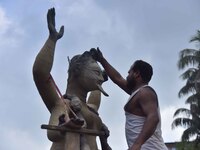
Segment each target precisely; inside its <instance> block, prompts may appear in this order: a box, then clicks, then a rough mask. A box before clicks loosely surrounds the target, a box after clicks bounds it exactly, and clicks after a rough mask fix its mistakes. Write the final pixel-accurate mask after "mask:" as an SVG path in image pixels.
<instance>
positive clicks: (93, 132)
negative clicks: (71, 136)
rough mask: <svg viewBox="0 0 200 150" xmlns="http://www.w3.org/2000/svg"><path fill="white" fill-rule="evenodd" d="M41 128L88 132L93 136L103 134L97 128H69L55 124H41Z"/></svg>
mask: <svg viewBox="0 0 200 150" xmlns="http://www.w3.org/2000/svg"><path fill="white" fill-rule="evenodd" d="M41 128H42V129H48V130H56V131H64V132H74V133H80V134H89V135H93V136H104V135H105V133H104V132H103V131H98V130H92V129H85V128H81V129H71V128H67V127H59V126H55V125H45V124H42V125H41Z"/></svg>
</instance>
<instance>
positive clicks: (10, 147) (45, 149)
mask: <svg viewBox="0 0 200 150" xmlns="http://www.w3.org/2000/svg"><path fill="white" fill-rule="evenodd" d="M0 132H1V136H2V137H4V139H3V141H4V142H2V141H1V143H0V148H1V149H6V150H14V149H15V150H22V149H27V148H28V149H29V150H49V148H50V144H49V143H47V142H46V141H45V140H44V141H43V142H42V141H38V140H37V138H34V137H33V136H32V135H31V133H29V132H26V131H25V130H20V129H16V128H7V127H2V126H1V128H0Z"/></svg>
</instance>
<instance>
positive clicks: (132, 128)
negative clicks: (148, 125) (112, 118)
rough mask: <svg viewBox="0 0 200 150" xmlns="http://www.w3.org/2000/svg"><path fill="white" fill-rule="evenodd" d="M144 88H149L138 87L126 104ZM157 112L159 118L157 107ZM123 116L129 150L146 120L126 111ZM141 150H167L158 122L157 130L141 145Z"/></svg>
mask: <svg viewBox="0 0 200 150" xmlns="http://www.w3.org/2000/svg"><path fill="white" fill-rule="evenodd" d="M144 87H149V86H148V85H144V86H142V87H140V88H139V89H137V90H136V91H134V92H133V93H132V94H131V96H130V97H129V99H128V102H129V101H130V100H131V99H132V97H133V96H135V95H136V94H137V93H138V92H139V90H140V89H141V88H144ZM150 88H151V87H150ZM151 89H152V88H151ZM152 90H153V89H152ZM128 102H127V103H128ZM158 112H159V117H160V110H159V107H158ZM125 116H126V124H125V133H126V140H127V144H128V147H129V148H130V147H131V146H132V145H133V143H134V142H135V140H136V139H137V137H138V135H139V134H140V132H141V130H142V128H143V125H144V122H145V120H146V118H145V117H141V116H137V115H134V114H131V113H129V112H126V111H125ZM141 150H168V149H167V147H166V146H165V144H164V141H163V138H162V131H161V122H160V121H159V123H158V125H157V128H156V130H155V132H154V134H153V135H152V136H151V137H150V138H149V139H148V140H147V141H146V142H145V143H144V144H143V145H142V147H141Z"/></svg>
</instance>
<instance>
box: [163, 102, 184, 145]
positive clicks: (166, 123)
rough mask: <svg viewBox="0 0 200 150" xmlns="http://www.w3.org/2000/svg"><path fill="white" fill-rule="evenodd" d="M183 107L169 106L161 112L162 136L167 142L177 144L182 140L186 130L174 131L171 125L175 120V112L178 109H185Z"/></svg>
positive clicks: (178, 128) (177, 129) (176, 129)
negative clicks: (176, 142)
mask: <svg viewBox="0 0 200 150" xmlns="http://www.w3.org/2000/svg"><path fill="white" fill-rule="evenodd" d="M183 107H185V106H183V105H177V106H168V107H166V108H165V109H163V110H161V118H162V135H163V138H164V141H165V142H175V141H180V140H181V135H182V133H183V131H184V128H181V127H177V128H175V129H173V130H172V128H171V124H172V122H173V120H174V118H173V115H174V112H175V111H176V110H177V109H178V108H183Z"/></svg>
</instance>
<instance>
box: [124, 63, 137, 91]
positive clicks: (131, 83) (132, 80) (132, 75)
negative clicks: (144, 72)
mask: <svg viewBox="0 0 200 150" xmlns="http://www.w3.org/2000/svg"><path fill="white" fill-rule="evenodd" d="M133 67H134V64H133V65H132V66H131V68H130V69H129V71H128V76H127V77H126V81H127V87H128V88H129V89H133V88H134V87H135V85H136V80H137V77H138V71H134V69H133Z"/></svg>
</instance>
